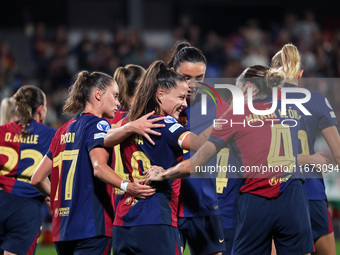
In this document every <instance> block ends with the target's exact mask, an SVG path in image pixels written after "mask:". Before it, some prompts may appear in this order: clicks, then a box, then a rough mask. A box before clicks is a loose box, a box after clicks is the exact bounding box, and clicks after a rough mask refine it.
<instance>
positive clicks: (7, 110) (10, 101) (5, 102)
mask: <svg viewBox="0 0 340 255" xmlns="http://www.w3.org/2000/svg"><path fill="white" fill-rule="evenodd" d="M0 109H1V113H0V125H4V124H6V123H8V122H11V121H16V120H18V119H19V116H18V114H17V113H16V112H15V101H14V98H13V97H5V98H3V99H2V100H1V108H0Z"/></svg>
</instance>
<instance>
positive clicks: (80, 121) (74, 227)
mask: <svg viewBox="0 0 340 255" xmlns="http://www.w3.org/2000/svg"><path fill="white" fill-rule="evenodd" d="M109 129H110V124H109V123H108V121H107V120H105V119H102V118H98V117H96V116H94V115H92V114H87V113H84V114H81V115H78V116H77V117H75V118H72V119H71V120H70V121H68V122H67V123H65V124H64V125H63V126H62V127H60V128H59V129H58V131H57V133H56V135H55V137H54V139H53V140H52V143H51V146H50V149H49V152H48V153H47V155H48V156H49V157H50V159H51V160H52V161H53V168H52V172H51V210H52V235H53V241H54V242H58V241H70V240H78V239H83V238H91V237H95V236H101V235H102V236H109V237H110V236H112V223H113V207H112V204H111V195H112V187H111V186H109V185H107V184H105V183H104V182H102V181H101V180H99V179H97V178H96V177H94V175H93V167H92V163H91V160H90V156H89V152H90V151H91V150H92V149H93V148H96V147H104V137H105V135H106V133H107V131H108V130H109Z"/></svg>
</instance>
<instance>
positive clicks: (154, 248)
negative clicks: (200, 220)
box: [112, 225, 182, 255]
mask: <svg viewBox="0 0 340 255" xmlns="http://www.w3.org/2000/svg"><path fill="white" fill-rule="evenodd" d="M112 246H113V254H114V255H123V254H139V255H142V254H145V255H159V254H162V255H179V254H182V253H181V247H180V244H179V233H178V229H177V228H175V227H171V226H168V225H147V226H134V227H120V226H113V231H112Z"/></svg>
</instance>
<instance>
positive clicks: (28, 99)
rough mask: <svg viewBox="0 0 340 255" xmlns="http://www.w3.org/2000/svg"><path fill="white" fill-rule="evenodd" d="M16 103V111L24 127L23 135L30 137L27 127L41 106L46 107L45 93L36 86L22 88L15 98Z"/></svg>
mask: <svg viewBox="0 0 340 255" xmlns="http://www.w3.org/2000/svg"><path fill="white" fill-rule="evenodd" d="M13 98H14V101H15V105H16V107H15V110H16V112H17V114H18V116H19V120H20V124H21V126H22V130H21V134H22V136H23V137H26V136H28V135H29V130H27V129H25V126H26V125H27V124H29V123H30V121H31V120H32V119H33V115H34V113H35V112H36V110H37V109H38V107H39V106H40V105H45V102H46V96H45V93H44V92H43V91H42V90H41V89H39V88H38V87H36V86H33V85H25V86H22V87H21V88H20V89H18V91H17V92H16V93H15V94H14V96H13Z"/></svg>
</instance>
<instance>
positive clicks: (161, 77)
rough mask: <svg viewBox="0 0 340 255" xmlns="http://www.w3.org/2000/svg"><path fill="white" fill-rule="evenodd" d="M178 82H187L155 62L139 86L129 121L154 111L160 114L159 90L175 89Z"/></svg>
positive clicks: (160, 63)
mask: <svg viewBox="0 0 340 255" xmlns="http://www.w3.org/2000/svg"><path fill="white" fill-rule="evenodd" d="M177 81H182V82H186V81H185V79H184V78H183V77H182V76H181V75H179V74H178V73H176V72H175V71H173V70H171V69H168V68H167V67H166V65H165V63H164V62H163V61H160V60H158V61H155V62H153V63H152V64H151V65H150V67H149V68H148V69H147V70H146V73H145V74H144V75H143V76H142V78H141V81H140V83H139V84H138V86H137V90H136V93H135V96H134V100H133V102H132V106H131V111H130V112H129V114H128V115H127V119H128V120H129V121H133V120H136V119H138V118H139V117H141V116H143V115H144V114H147V113H149V112H151V111H153V110H154V111H155V112H156V114H159V112H160V104H159V101H158V99H157V90H158V89H159V88H162V89H164V90H170V89H172V88H175V87H176V86H177V84H176V82H177Z"/></svg>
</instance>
